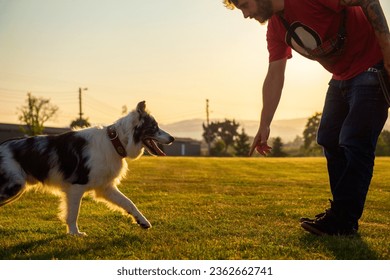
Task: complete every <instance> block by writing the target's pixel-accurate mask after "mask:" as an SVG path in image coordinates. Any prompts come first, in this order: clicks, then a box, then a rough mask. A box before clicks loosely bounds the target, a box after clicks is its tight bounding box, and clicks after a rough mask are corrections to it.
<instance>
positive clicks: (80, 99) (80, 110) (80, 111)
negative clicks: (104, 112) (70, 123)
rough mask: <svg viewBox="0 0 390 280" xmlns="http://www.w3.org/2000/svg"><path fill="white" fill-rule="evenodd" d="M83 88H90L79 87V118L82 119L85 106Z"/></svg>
mask: <svg viewBox="0 0 390 280" xmlns="http://www.w3.org/2000/svg"><path fill="white" fill-rule="evenodd" d="M83 90H88V88H81V87H79V116H80V117H79V119H80V120H82V119H83V108H82V96H81V94H82V91H83Z"/></svg>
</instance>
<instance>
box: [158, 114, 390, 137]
mask: <svg viewBox="0 0 390 280" xmlns="http://www.w3.org/2000/svg"><path fill="white" fill-rule="evenodd" d="M307 119H308V118H300V119H289V120H274V121H273V123H272V126H271V137H272V138H274V137H280V138H282V140H283V142H284V143H287V142H290V141H293V140H294V139H295V137H296V136H297V135H299V136H302V134H303V130H304V129H305V125H306V122H307ZM212 121H217V120H212ZM204 122H205V120H203V119H190V120H183V121H179V122H175V123H171V124H160V126H161V127H162V128H163V129H165V130H167V131H168V132H170V133H171V134H172V135H174V136H176V137H189V138H193V139H197V140H202V134H203V127H202V124H203V123H204ZM237 122H238V123H239V124H240V129H241V128H244V129H245V132H246V133H247V134H248V135H249V136H252V137H253V136H255V135H256V132H257V129H258V127H259V122H258V121H253V120H237ZM384 129H385V130H388V131H390V120H387V122H386V124H385V127H384ZM239 132H241V131H239Z"/></svg>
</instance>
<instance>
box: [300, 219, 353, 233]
mask: <svg viewBox="0 0 390 280" xmlns="http://www.w3.org/2000/svg"><path fill="white" fill-rule="evenodd" d="M301 227H302V228H303V229H304V230H306V231H308V232H310V233H311V234H314V235H317V236H325V235H328V236H355V235H357V234H358V233H357V230H356V231H351V232H350V233H345V234H329V233H326V232H323V231H320V230H319V229H317V228H315V227H312V226H311V225H310V224H309V223H305V222H303V223H301Z"/></svg>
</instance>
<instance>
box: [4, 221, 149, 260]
mask: <svg viewBox="0 0 390 280" xmlns="http://www.w3.org/2000/svg"><path fill="white" fill-rule="evenodd" d="M10 234H13V235H15V234H16V235H17V234H22V235H25V236H26V234H28V230H26V231H19V232H18V231H15V230H9V231H7V230H4V229H1V228H0V236H2V237H3V238H7V236H9V235H10ZM2 243H3V244H4V243H5V246H2V247H3V248H1V250H0V259H2V260H26V259H31V260H53V259H60V260H98V259H120V258H121V256H120V255H117V256H115V255H109V256H107V251H109V254H112V252H113V251H112V248H121V249H122V250H123V249H127V248H129V246H130V245H131V246H134V245H135V246H142V240H141V239H140V237H139V236H136V235H132V234H125V235H123V234H122V235H117V236H111V237H109V238H105V239H104V242H102V240H101V239H100V238H96V237H94V238H91V237H76V236H71V235H67V234H46V237H43V236H42V235H41V237H38V238H37V237H36V236H35V237H34V238H32V240H31V241H20V242H19V243H17V244H7V242H6V241H5V242H2Z"/></svg>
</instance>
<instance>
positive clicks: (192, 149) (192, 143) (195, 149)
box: [163, 138, 201, 157]
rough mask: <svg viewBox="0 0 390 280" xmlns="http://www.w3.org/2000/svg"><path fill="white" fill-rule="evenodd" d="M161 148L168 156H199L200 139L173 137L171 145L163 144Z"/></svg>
mask: <svg viewBox="0 0 390 280" xmlns="http://www.w3.org/2000/svg"><path fill="white" fill-rule="evenodd" d="M163 149H164V152H165V153H166V154H167V155H168V156H187V157H193V156H200V155H201V141H198V140H194V139H191V138H175V141H174V142H173V143H172V144H171V145H169V146H163Z"/></svg>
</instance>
